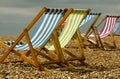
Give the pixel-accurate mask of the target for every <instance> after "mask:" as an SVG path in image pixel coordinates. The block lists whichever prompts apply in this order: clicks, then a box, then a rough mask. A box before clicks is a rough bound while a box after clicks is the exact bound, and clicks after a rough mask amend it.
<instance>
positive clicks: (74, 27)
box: [45, 9, 90, 62]
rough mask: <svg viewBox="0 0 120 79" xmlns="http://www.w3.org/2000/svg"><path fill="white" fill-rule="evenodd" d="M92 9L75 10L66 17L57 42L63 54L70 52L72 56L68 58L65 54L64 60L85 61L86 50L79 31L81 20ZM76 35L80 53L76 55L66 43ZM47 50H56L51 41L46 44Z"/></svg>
mask: <svg viewBox="0 0 120 79" xmlns="http://www.w3.org/2000/svg"><path fill="white" fill-rule="evenodd" d="M89 11H90V9H86V10H79V9H78V10H73V11H72V12H71V14H70V15H69V16H68V17H67V19H66V21H67V22H66V23H65V25H64V27H63V29H62V31H61V33H60V35H59V36H58V40H59V43H58V42H56V43H57V45H59V47H58V48H59V50H60V49H61V51H62V52H63V54H64V55H65V53H66V54H68V55H69V56H70V57H71V58H66V57H65V56H64V57H63V61H64V62H66V61H73V60H79V61H81V62H83V61H84V59H85V57H84V52H83V49H82V47H81V43H82V40H81V37H80V34H79V33H78V32H79V29H78V28H79V25H80V24H81V22H82V21H83V19H84V18H85V17H86V16H87V14H88V13H89ZM74 35H76V37H77V41H78V42H77V44H78V48H79V55H78V56H76V55H74V53H72V52H69V51H68V50H67V48H66V45H67V44H68V43H69V42H70V40H71V39H72V37H73V36H74ZM45 49H46V50H53V51H54V50H55V48H54V46H53V45H52V44H51V43H47V45H46V46H45Z"/></svg>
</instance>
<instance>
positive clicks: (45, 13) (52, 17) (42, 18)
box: [0, 7, 72, 71]
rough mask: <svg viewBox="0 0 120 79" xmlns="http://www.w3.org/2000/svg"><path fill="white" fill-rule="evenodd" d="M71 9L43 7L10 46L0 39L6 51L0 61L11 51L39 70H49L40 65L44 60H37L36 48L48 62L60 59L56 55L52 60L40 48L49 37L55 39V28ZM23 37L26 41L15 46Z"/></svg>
mask: <svg viewBox="0 0 120 79" xmlns="http://www.w3.org/2000/svg"><path fill="white" fill-rule="evenodd" d="M71 11H72V9H71V8H70V9H50V8H46V7H44V8H43V9H42V10H41V11H40V12H39V13H38V14H37V16H36V17H35V18H34V19H33V20H32V21H31V22H30V23H29V24H28V26H27V27H26V28H25V29H24V31H23V32H22V33H21V34H20V35H19V36H18V38H17V39H16V40H15V42H14V43H13V45H12V46H8V45H6V44H4V43H3V42H2V41H0V45H1V46H2V47H4V48H5V49H6V52H4V53H3V55H2V56H1V57H0V62H1V63H5V59H6V58H7V56H8V55H9V54H10V53H11V52H12V53H14V54H15V55H17V56H18V57H19V58H20V59H21V60H20V61H22V62H23V61H25V62H28V63H30V64H32V65H34V66H35V67H38V68H39V69H40V70H45V71H49V69H48V68H46V67H44V66H43V65H42V64H43V63H44V64H45V62H41V60H38V58H39V57H38V55H37V52H38V51H37V50H38V49H40V50H39V54H40V55H41V56H42V57H44V58H46V59H48V60H49V61H50V62H52V61H53V63H57V61H58V62H59V60H60V59H61V58H60V56H59V57H58V60H53V58H51V57H50V56H49V55H46V54H44V53H42V52H41V50H42V48H43V47H44V46H45V45H46V43H47V42H48V41H49V40H50V39H52V40H54V41H56V38H55V39H54V34H55V32H54V31H55V28H56V27H59V26H60V25H61V24H62V22H64V20H65V19H66V18H67V16H68V15H69V14H70V12H71ZM36 23H38V24H37V27H36V29H35V30H34V32H33V34H32V35H31V36H30V35H29V31H30V30H31V28H32V27H33V26H34V25H35V24H36ZM24 37H25V39H26V42H25V43H24V44H22V45H20V46H16V45H17V44H18V42H20V40H21V39H22V38H24ZM54 46H56V45H54ZM18 50H26V53H20V52H19V51H18ZM56 52H58V53H57V54H59V51H58V49H56ZM8 62H9V61H8ZM13 62H14V61H13Z"/></svg>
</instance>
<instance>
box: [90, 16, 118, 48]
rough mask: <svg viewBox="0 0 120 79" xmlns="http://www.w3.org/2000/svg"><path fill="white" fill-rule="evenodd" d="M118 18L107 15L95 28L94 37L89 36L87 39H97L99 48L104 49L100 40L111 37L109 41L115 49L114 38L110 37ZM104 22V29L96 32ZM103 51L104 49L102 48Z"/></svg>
mask: <svg viewBox="0 0 120 79" xmlns="http://www.w3.org/2000/svg"><path fill="white" fill-rule="evenodd" d="M118 18H119V16H110V15H107V16H106V17H105V18H103V20H102V21H101V22H100V23H99V24H98V25H97V26H96V27H95V29H96V32H97V34H96V35H93V34H91V35H89V37H95V36H96V37H97V39H98V40H97V41H98V43H99V46H100V47H102V48H104V46H103V43H102V41H101V39H102V38H105V37H107V36H108V35H110V36H111V37H112V39H111V41H113V44H114V47H116V44H115V41H114V37H113V35H112V31H113V28H114V27H115V24H116V21H117V20H118ZM104 21H105V24H104V27H103V28H102V30H101V31H98V29H97V28H98V27H99V26H100V25H101V24H102V22H104ZM104 49H105V48H104Z"/></svg>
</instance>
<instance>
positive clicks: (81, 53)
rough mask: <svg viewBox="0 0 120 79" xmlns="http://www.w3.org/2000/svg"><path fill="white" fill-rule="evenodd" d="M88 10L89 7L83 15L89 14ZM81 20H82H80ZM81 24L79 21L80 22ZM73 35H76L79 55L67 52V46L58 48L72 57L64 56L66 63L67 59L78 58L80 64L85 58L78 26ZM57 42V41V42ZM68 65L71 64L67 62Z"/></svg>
mask: <svg viewBox="0 0 120 79" xmlns="http://www.w3.org/2000/svg"><path fill="white" fill-rule="evenodd" d="M89 12H90V9H87V10H86V15H85V17H86V16H87V14H89ZM85 17H84V18H85ZM84 18H82V20H83V19H84ZM81 22H82V21H81ZM80 24H81V23H80ZM59 29H60V28H59ZM75 37H76V39H77V44H78V49H79V55H80V56H75V55H74V54H73V53H71V52H69V51H68V50H67V48H65V47H64V48H59V49H62V52H64V53H67V54H68V55H69V56H71V57H72V58H70V59H65V58H64V62H65V63H66V62H68V61H74V60H79V61H80V62H81V63H82V64H85V63H84V60H85V57H84V51H83V48H82V37H81V34H80V32H79V27H78V30H77V31H76V33H75ZM57 44H58V43H57ZM59 46H60V44H59ZM67 64H68V65H71V64H69V63H67Z"/></svg>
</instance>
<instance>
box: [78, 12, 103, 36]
mask: <svg viewBox="0 0 120 79" xmlns="http://www.w3.org/2000/svg"><path fill="white" fill-rule="evenodd" d="M100 15H101V13H89V14H88V15H87V16H86V18H85V19H84V20H83V21H82V23H81V25H80V26H79V29H80V31H81V34H85V32H86V31H88V29H89V28H90V27H91V26H94V24H95V23H96V21H97V20H98V18H99V16H100ZM92 18H94V19H93V20H92V21H93V22H92V23H91V26H87V27H86V26H84V25H85V24H86V23H87V22H88V21H90V20H91V19H92Z"/></svg>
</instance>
